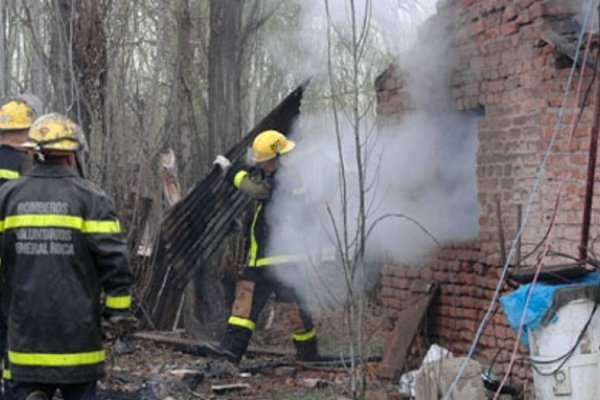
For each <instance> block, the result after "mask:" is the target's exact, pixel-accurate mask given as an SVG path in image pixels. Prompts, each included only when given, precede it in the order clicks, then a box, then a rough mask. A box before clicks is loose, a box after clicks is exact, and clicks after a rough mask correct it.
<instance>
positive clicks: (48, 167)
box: [25, 162, 77, 178]
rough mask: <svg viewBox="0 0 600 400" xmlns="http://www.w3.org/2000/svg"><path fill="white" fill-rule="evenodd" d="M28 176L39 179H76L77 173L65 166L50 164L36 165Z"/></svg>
mask: <svg viewBox="0 0 600 400" xmlns="http://www.w3.org/2000/svg"><path fill="white" fill-rule="evenodd" d="M25 175H28V176H37V177H42V178H43V177H52V178H56V177H74V176H77V175H75V172H73V170H72V169H71V168H69V167H67V166H65V165H62V164H50V163H39V162H38V163H35V164H34V165H33V167H31V169H30V170H29V171H28V172H27V173H26V174H25Z"/></svg>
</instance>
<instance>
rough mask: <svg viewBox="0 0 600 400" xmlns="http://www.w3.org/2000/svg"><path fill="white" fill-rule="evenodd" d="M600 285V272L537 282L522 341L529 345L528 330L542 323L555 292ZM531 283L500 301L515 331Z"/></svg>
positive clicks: (528, 309) (530, 301)
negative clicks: (567, 280) (567, 279)
mask: <svg viewBox="0 0 600 400" xmlns="http://www.w3.org/2000/svg"><path fill="white" fill-rule="evenodd" d="M598 285H600V273H598V272H594V273H591V274H589V275H586V276H585V277H583V278H581V279H577V280H574V281H572V282H571V283H566V284H549V283H536V284H535V287H534V288H533V293H532V295H531V299H530V300H529V305H528V307H527V313H526V314H525V320H524V326H523V331H522V334H521V338H520V339H521V342H522V343H523V344H524V345H525V346H527V347H529V338H528V336H527V332H528V331H529V330H530V329H535V328H537V327H538V326H540V324H541V323H542V321H543V319H544V317H545V316H546V314H547V313H548V311H549V310H550V308H551V307H552V302H553V301H554V294H555V293H556V291H557V290H560V289H563V288H567V287H587V286H598ZM531 286H532V285H531V284H530V283H529V284H527V285H523V286H521V287H520V288H518V289H517V290H515V291H514V292H512V293H510V294H507V295H505V296H502V298H500V303H501V304H502V307H504V314H505V315H506V319H507V320H508V323H509V325H510V327H511V328H513V329H514V330H515V331H517V330H518V329H519V324H520V323H521V318H522V315H523V309H524V307H525V302H526V301H527V294H528V293H529V291H530V290H531Z"/></svg>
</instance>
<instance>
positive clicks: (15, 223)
mask: <svg viewBox="0 0 600 400" xmlns="http://www.w3.org/2000/svg"><path fill="white" fill-rule="evenodd" d="M49 226H51V227H56V228H69V229H76V230H79V231H81V232H83V233H90V234H92V233H120V232H121V225H120V224H119V221H96V220H84V219H83V218H81V217H76V216H74V215H63V214H23V215H11V216H10V217H6V219H5V220H4V221H0V232H3V231H6V230H9V229H15V228H25V227H27V228H30V227H49Z"/></svg>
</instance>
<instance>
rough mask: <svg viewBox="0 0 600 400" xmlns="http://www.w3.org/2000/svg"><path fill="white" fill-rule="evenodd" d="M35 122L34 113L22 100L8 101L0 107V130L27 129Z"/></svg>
mask: <svg viewBox="0 0 600 400" xmlns="http://www.w3.org/2000/svg"><path fill="white" fill-rule="evenodd" d="M33 120H35V111H33V108H32V107H31V106H30V105H29V104H27V103H26V102H24V101H23V100H10V101H8V102H6V103H4V104H3V105H2V107H0V130H3V131H12V130H22V129H27V128H29V127H30V126H31V124H32V123H33Z"/></svg>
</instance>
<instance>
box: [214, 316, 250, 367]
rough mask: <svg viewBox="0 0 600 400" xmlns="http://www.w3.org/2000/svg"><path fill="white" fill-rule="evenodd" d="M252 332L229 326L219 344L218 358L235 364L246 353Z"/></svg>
mask: <svg viewBox="0 0 600 400" xmlns="http://www.w3.org/2000/svg"><path fill="white" fill-rule="evenodd" d="M251 337H252V331H251V330H249V329H246V328H242V327H238V326H232V325H229V326H228V327H227V332H225V336H224V337H223V338H222V339H221V341H220V342H219V345H218V348H219V349H220V351H221V353H222V355H221V356H220V357H218V358H223V359H226V360H227V361H229V362H232V363H234V364H237V363H239V362H240V360H241V359H242V356H243V355H244V353H245V352H246V348H247V347H248V343H249V342H250V338H251Z"/></svg>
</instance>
